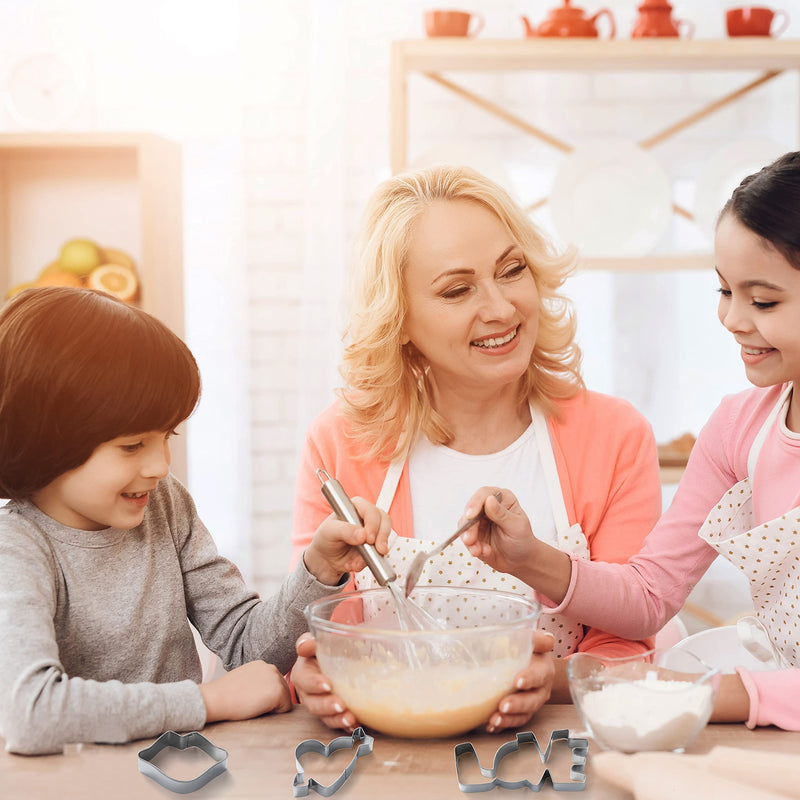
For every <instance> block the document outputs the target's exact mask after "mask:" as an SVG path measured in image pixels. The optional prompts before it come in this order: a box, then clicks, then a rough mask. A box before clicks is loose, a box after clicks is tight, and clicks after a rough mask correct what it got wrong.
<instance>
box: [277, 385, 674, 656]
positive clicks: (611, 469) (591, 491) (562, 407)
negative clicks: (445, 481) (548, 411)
mask: <svg viewBox="0 0 800 800" xmlns="http://www.w3.org/2000/svg"><path fill="white" fill-rule="evenodd" d="M548 427H549V430H550V438H551V440H552V443H553V452H554V454H555V459H556V466H557V469H558V476H559V480H560V483H561V490H562V493H563V496H564V503H565V505H566V509H567V515H568V517H569V522H570V524H571V525H572V524H575V523H576V522H579V523H580V525H581V528H582V530H583V532H584V534H585V535H586V540H587V543H588V545H589V552H590V556H591V558H592V560H595V559H596V560H601V561H610V562H619V563H624V562H625V561H627V560H628V558H630V557H632V556H633V555H634V554H635V553H637V552H638V551H639V549H640V548H641V546H642V543H643V541H644V537H645V536H646V535H647V533H648V532H649V531H650V530H651V529H652V527H653V525H654V524H655V523H656V520H657V519H658V517H659V514H660V512H661V485H660V481H659V475H658V459H657V454H656V445H655V439H654V437H653V432H652V429H651V428H650V425H649V423H648V422H647V421H646V420H645V419H644V417H643V416H642V415H641V414H640V413H639V412H638V411H636V410H635V409H634V408H633V406H631V405H630V404H629V403H627V402H626V401H624V400H620V399H618V398H615V397H610V396H608V395H604V394H599V393H597V392H585V393H580V394H577V395H575V396H574V397H572V398H570V399H568V400H562V401H559V404H558V414H557V415H555V416H553V417H551V418H549V419H548ZM364 453H365V448H364V445H363V444H362V443H360V442H358V441H357V440H355V439H354V438H353V437H352V435H351V434H350V432H349V430H348V425H347V423H346V421H345V419H344V417H343V416H342V414H341V413H340V411H339V408H338V404H333V405H331V406H330V407H329V408H328V409H327V410H325V411H324V412H322V414H320V416H319V417H317V419H316V420H314V422H313V423H312V424H311V426H310V427H309V430H308V432H307V434H306V440H305V445H304V447H303V452H302V455H301V459H300V467H299V471H298V477H297V483H296V487H295V506H294V527H293V532H292V545H293V552H292V563H293V564H294V563H296V562H297V560H298V559H299V557H300V554H301V553H302V551H303V549H304V548H305V547H306V546H307V545H308V543H309V542H310V541H311V539H312V538H313V535H314V532H315V531H316V529H317V527H318V526H319V524H320V523H321V522H322V520H324V519H325V518H326V517H327V516H328V515H329V514H330V513H331V511H330V507H329V506H328V504H327V503H326V501H325V499H324V498H323V496H322V493H321V492H320V482H319V479H318V478H317V476H316V470H317V468H318V467H323V468H324V469H325V470H327V472H328V474H330V475H331V476H334V477H336V478H338V480H339V481H340V482H341V484H342V486H344V488H345V489H346V490H347V492H348V493H349V494H350V495H357V496H359V497H363V498H364V499H366V500H369V501H370V502H372V503H374V502H375V501H376V500H377V498H378V495H379V493H380V490H381V487H382V485H383V481H384V478H385V477H386V472H387V469H388V467H389V464H388V462H386V461H380V460H377V459H365V458H364ZM464 488H465V491H466V492H471V491H474V490H475V489H477V488H479V487H477V486H474V487H470V486H467V487H464ZM411 503H412V499H411V491H410V487H409V479H408V466H407V465H406V466H405V467H404V469H403V473H402V475H401V477H400V483H399V484H398V487H397V491H396V493H395V496H394V500H393V501H392V504H391V507H390V508H389V509H388V512H389V515H390V516H391V518H392V526H393V528H394V530H395V531H396V533H397V534H398V535H399V536H407V537H413V535H414V526H413V514H412V506H411ZM581 621H582V620H581ZM648 636H649V634H647V635H645V636H641V637H640V636H635V637H625V636H620V635H614V634H609V633H607V632H606V631H605V630H603V629H602V627H597V626H595V627H586V629H585V634H584V638H583V640H582V641H581V643H580V645H579V646H578V650H579V651H582V652H592V653H593V654H595V655H602V656H606V657H608V658H614V657H621V656H626V655H635V654H636V653H641V652H644V651H646V650H648V649H649V648H650V647H651V646H652V640H651V639H649V638H648Z"/></svg>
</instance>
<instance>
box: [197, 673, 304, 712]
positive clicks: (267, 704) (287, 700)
mask: <svg viewBox="0 0 800 800" xmlns="http://www.w3.org/2000/svg"><path fill="white" fill-rule="evenodd" d="M200 694H202V695H203V702H204V703H205V704H206V722H216V721H218V720H223V719H225V720H237V719H251V718H252V717H259V716H261V715H262V714H268V713H269V712H271V711H275V712H284V711H290V710H291V708H292V695H291V692H290V691H289V686H288V684H287V683H286V681H285V680H284V678H283V675H281V674H280V672H278V668H277V667H276V666H275V665H274V664H267V663H266V662H265V661H250V662H248V663H247V664H242V666H241V667H237V668H236V669H232V670H231V671H230V672H228V673H226V674H225V675H223V676H222V677H221V678H217V679H216V680H214V681H211V682H210V683H203V684H201V685H200Z"/></svg>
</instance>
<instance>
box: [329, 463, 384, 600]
mask: <svg viewBox="0 0 800 800" xmlns="http://www.w3.org/2000/svg"><path fill="white" fill-rule="evenodd" d="M323 476H324V478H325V479H323ZM317 477H318V478H319V479H320V480H321V481H322V494H323V495H324V496H325V499H326V500H327V501H328V504H329V505H330V507H331V508H332V509H333V510H334V513H335V514H336V516H337V517H339V519H341V520H344V522H350V523H352V524H353V525H363V524H364V522H363V520H362V519H361V517H360V516H359V514H358V511H356V507H355V506H354V505H353V503H352V501H351V500H350V498H349V497H348V496H347V492H345V490H344V488H343V487H342V484H341V483H339V481H337V480H336V478H331V477H330V476H329V475H328V473H327V472H325V471H324V470H317ZM357 549H358V552H359V553H360V554H361V557H362V558H363V559H364V561H366V563H367V566H368V567H369V569H370V572H371V573H372V574H373V575H374V576H375V580H376V581H378V583H379V584H380V585H381V586H386V584H387V583H389V582H390V581H393V580H395V579H396V578H397V575H396V574H395V572H394V570H393V569H392V567H391V564H389V562H388V561H387V560H386V559H385V558H384V557H383V556H382V555H381V554H380V553H379V552H378V551H377V550H376V549H375V546H374V545H371V544H366V543H365V544H361V545H358V547H357Z"/></svg>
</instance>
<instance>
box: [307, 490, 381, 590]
mask: <svg viewBox="0 0 800 800" xmlns="http://www.w3.org/2000/svg"><path fill="white" fill-rule="evenodd" d="M352 500H353V505H354V506H355V507H356V511H358V514H359V516H360V517H361V519H362V520H363V521H364V524H363V525H362V526H360V527H359V526H358V525H352V524H351V523H349V522H342V520H340V519H339V518H338V517H337V516H336V515H335V514H331V515H330V516H329V517H327V518H326V519H325V520H323V522H322V524H321V525H320V526H319V528H317V532H316V533H315V534H314V539H313V540H312V542H311V544H310V545H309V546H308V547H307V548H306V549H305V551H304V552H303V561H304V562H305V565H306V569H307V570H308V571H309V572H310V573H311V574H312V575H314V576H315V577H316V578H317V580H318V581H320V582H321V583H324V584H327V585H328V586H335V585H336V584H337V583H339V581H340V580H341V577H342V575H343V574H344V573H345V572H358V571H359V570H362V569H364V567H365V566H366V562H365V561H364V559H363V558H362V557H361V554H360V553H359V552H358V550H356V547H357V546H358V545H361V544H373V545H375V548H376V549H377V551H378V552H379V553H380V554H381V555H386V553H387V551H388V550H389V544H388V540H389V534H390V533H391V532H392V520H391V519H390V517H389V515H388V514H387V513H386V512H384V511H381V509H379V508H378V507H377V506H374V505H373V504H372V503H368V502H367V501H366V500H363V499H362V498H360V497H354V498H352Z"/></svg>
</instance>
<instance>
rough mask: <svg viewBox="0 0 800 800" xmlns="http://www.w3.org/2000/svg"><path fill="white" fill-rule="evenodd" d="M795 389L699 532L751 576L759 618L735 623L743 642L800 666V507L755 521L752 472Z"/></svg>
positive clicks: (778, 663) (783, 663) (781, 663)
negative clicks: (738, 478) (744, 472)
mask: <svg viewBox="0 0 800 800" xmlns="http://www.w3.org/2000/svg"><path fill="white" fill-rule="evenodd" d="M791 392H792V387H791V385H789V386H788V387H787V389H786V390H785V391H784V392H782V394H781V396H780V399H779V400H778V402H777V404H776V405H775V408H773V410H772V411H771V412H770V415H769V417H768V418H767V420H766V422H765V423H764V425H763V426H762V428H761V430H760V431H759V432H758V435H757V436H756V438H755V441H754V442H753V445H752V447H751V448H750V453H749V456H748V459H747V475H748V477H746V478H745V479H744V480H742V481H739V483H737V484H736V485H735V486H734V487H733V488H732V489H730V490H729V491H727V492H726V493H725V494H724V495H723V496H722V498H721V499H720V501H719V503H718V504H717V505H716V506H715V507H714V509H713V510H712V512H711V514H710V515H709V517H708V519H707V520H706V521H705V522H704V523H703V526H702V528H701V529H700V533H699V535H700V538H702V539H703V540H704V541H706V542H708V544H710V545H711V546H712V547H713V548H714V549H715V550H716V551H717V552H718V553H719V554H720V555H722V556H724V557H725V558H727V559H728V561H730V562H731V563H733V564H735V565H736V566H737V567H738V568H739V569H740V570H742V572H743V573H744V574H745V575H746V576H747V579H748V580H749V582H750V594H751V596H752V598H753V605H754V607H755V617H745V618H744V619H741V620H739V623H738V624H737V628H738V630H739V635H740V638H741V639H742V644H743V645H744V646H745V647H746V648H747V649H748V650H749V651H750V652H751V653H753V655H755V656H756V657H757V658H760V659H761V660H762V661H766V662H771V663H772V666H775V667H778V668H786V667H792V666H794V667H797V666H800V507H798V508H794V509H792V510H791V511H788V512H786V513H785V514H783V515H781V516H780V517H778V518H777V519H773V520H771V521H769V522H765V523H764V524H762V525H757V526H755V525H754V520H753V484H752V477H751V476H753V475H754V474H755V468H756V462H757V461H758V456H759V454H760V453H761V448H762V446H763V444H764V440H765V439H766V437H767V433H768V432H769V430H770V428H771V426H772V425H774V424H775V423H776V420H777V419H778V416H779V414H781V413H783V412H784V410H785V408H786V405H787V404H788V402H789V400H790V398H791Z"/></svg>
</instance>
